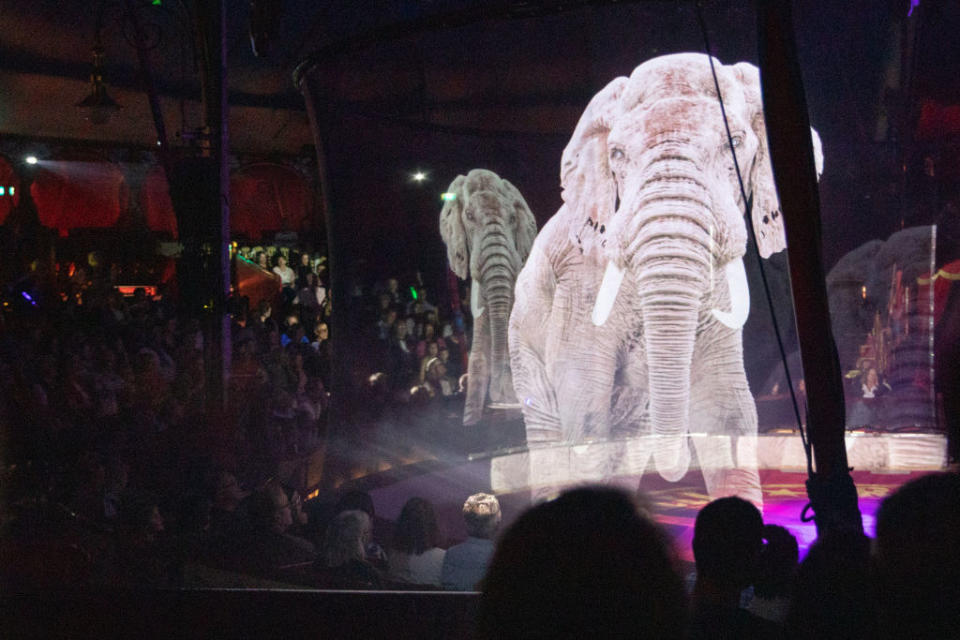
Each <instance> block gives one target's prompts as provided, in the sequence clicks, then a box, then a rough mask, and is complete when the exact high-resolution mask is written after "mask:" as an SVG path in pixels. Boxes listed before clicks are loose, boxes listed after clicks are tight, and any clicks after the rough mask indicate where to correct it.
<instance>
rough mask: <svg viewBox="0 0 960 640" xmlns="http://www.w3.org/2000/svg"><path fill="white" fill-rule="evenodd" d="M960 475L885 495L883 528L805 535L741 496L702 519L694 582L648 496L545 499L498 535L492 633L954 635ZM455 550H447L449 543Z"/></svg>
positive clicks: (704, 512)
mask: <svg viewBox="0 0 960 640" xmlns="http://www.w3.org/2000/svg"><path fill="white" fill-rule="evenodd" d="M958 531H960V474H957V473H939V474H931V475H927V476H923V477H920V478H918V479H915V480H912V481H910V482H908V483H907V484H905V485H904V486H902V487H901V488H899V489H898V490H897V491H895V492H894V493H893V494H892V495H891V496H889V497H888V498H886V499H885V500H884V501H883V503H882V505H881V507H880V509H879V511H878V513H877V531H876V538H875V539H873V540H871V539H870V538H868V537H867V536H866V535H864V534H863V532H862V531H860V530H859V529H852V530H842V529H841V530H832V531H828V532H826V533H824V534H823V535H822V536H821V537H820V538H819V539H818V540H817V541H816V542H815V543H814V544H813V546H812V547H811V548H810V549H809V552H808V554H807V556H806V558H805V559H804V560H803V561H802V562H800V563H798V555H799V554H798V545H797V541H796V539H795V538H794V537H793V536H792V535H791V534H790V533H789V532H788V531H787V530H785V529H783V528H782V527H778V526H775V525H769V524H766V525H765V524H764V522H763V519H762V516H761V514H760V512H759V511H758V510H757V508H756V507H755V506H753V505H752V504H751V503H749V502H746V501H744V500H741V499H740V498H736V497H728V498H720V499H717V500H714V501H713V502H711V503H709V504H707V505H706V506H705V507H704V508H703V509H701V511H700V512H699V514H698V515H697V518H696V523H695V525H694V538H693V553H694V558H695V576H694V579H693V581H692V586H691V588H689V589H685V588H684V581H683V579H682V571H681V569H680V568H679V564H678V562H677V559H676V555H675V553H674V550H673V547H672V543H671V541H670V540H669V538H668V537H667V536H666V535H665V533H664V531H663V530H662V529H661V528H660V527H659V525H657V524H656V522H655V521H654V520H653V519H652V517H651V515H650V513H649V511H648V509H647V507H646V505H645V504H644V502H643V496H636V497H631V496H628V495H626V494H625V493H622V492H620V491H618V490H614V489H609V488H581V489H575V490H572V491H569V492H567V493H564V494H562V495H561V496H560V497H559V498H557V499H555V500H553V501H551V502H546V503H543V504H540V505H538V506H535V507H533V508H531V509H529V510H528V511H526V512H525V513H524V514H523V515H521V516H520V517H519V518H518V519H517V520H516V521H515V522H514V523H513V524H512V525H511V526H510V527H509V528H508V529H507V530H506V531H505V532H504V533H503V535H502V536H501V537H500V539H499V540H498V542H497V546H496V551H495V553H494V555H493V558H492V560H491V562H490V565H489V568H488V569H487V571H486V575H485V577H484V579H483V581H482V583H481V585H482V589H483V593H482V596H481V600H480V608H479V615H478V629H479V635H480V637H481V638H487V639H493V638H584V637H601V638H626V637H634V638H678V639H679V638H686V639H689V640H698V639H700V638H720V639H727V638H730V639H734V638H737V639H739V638H743V639H766V638H785V639H791V640H807V639H808V638H818V639H824V638H828V639H844V640H854V639H860V638H863V639H867V638H883V639H891V640H893V639H900V638H950V637H956V636H957V632H958V629H960V611H958V608H957V606H956V602H957V598H958V597H960V545H958V544H957V540H958V538H957V532H958ZM448 554H449V552H448Z"/></svg>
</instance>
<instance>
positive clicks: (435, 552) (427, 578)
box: [387, 498, 446, 587]
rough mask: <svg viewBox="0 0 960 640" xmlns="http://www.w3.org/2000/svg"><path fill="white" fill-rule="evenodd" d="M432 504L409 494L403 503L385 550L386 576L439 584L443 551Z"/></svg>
mask: <svg viewBox="0 0 960 640" xmlns="http://www.w3.org/2000/svg"><path fill="white" fill-rule="evenodd" d="M439 543H440V529H439V527H438V526H437V517H436V515H435V514H434V511H433V505H432V504H430V502H428V501H427V500H424V499H423V498H410V499H409V500H407V503H406V504H405V505H403V510H402V511H401V512H400V518H399V519H398V520H397V526H396V529H395V530H394V533H393V544H392V545H391V547H390V550H389V551H388V552H387V562H388V564H389V567H390V568H389V576H390V577H391V578H393V579H394V580H397V581H400V582H407V583H411V584H421V585H431V586H435V587H440V586H441V584H440V571H441V570H442V568H443V556H444V555H445V553H446V552H445V551H444V550H443V549H441V548H439V547H438V546H437V545H438V544H439Z"/></svg>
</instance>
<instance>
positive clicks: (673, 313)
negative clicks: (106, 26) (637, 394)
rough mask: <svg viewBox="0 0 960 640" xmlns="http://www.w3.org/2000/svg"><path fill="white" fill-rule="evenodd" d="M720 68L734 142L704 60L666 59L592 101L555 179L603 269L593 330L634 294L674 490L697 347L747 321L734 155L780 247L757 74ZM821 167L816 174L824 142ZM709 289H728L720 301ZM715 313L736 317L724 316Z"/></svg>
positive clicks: (769, 241)
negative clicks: (623, 289) (713, 331)
mask: <svg viewBox="0 0 960 640" xmlns="http://www.w3.org/2000/svg"><path fill="white" fill-rule="evenodd" d="M715 66H716V71H717V76H718V80H719V85H720V91H721V95H722V97H723V101H724V105H725V109H726V115H727V121H728V123H729V128H730V134H731V138H730V140H728V137H727V133H726V130H725V128H724V120H723V116H722V115H721V110H720V103H719V101H718V100H717V93H716V89H715V86H714V80H713V77H712V75H711V71H710V66H709V61H708V58H707V56H705V55H702V54H677V55H669V56H662V57H659V58H655V59H653V60H650V61H648V62H646V63H644V64H642V65H640V66H639V67H637V68H636V69H635V70H634V72H633V73H632V74H631V76H630V77H629V78H622V77H621V78H617V79H616V80H614V81H613V82H611V83H610V84H609V85H607V87H606V88H604V89H603V90H602V91H601V92H600V93H598V94H597V95H596V96H595V97H594V98H593V100H592V101H591V102H590V104H589V105H588V106H587V109H586V111H585V112H584V114H583V116H582V117H581V119H580V122H579V123H578V125H577V127H576V130H575V132H574V134H573V137H572V139H571V141H570V143H569V144H568V146H567V147H566V149H565V150H564V153H563V161H562V168H561V182H562V186H563V190H564V191H563V199H564V206H565V207H566V209H567V211H568V214H569V215H573V216H576V217H575V218H574V222H575V224H573V225H571V230H572V231H571V232H572V233H573V234H574V235H575V237H574V238H572V239H571V240H572V241H573V242H575V243H576V245H579V248H580V251H581V252H582V253H584V255H585V259H592V260H596V261H601V262H602V263H605V264H606V271H605V274H604V277H603V281H602V284H601V285H600V289H599V291H598V294H597V299H596V304H595V307H594V309H593V315H592V320H593V323H594V324H596V325H601V324H603V323H604V322H605V321H606V319H607V316H608V315H609V314H610V312H611V309H612V307H613V304H614V299H615V298H616V296H617V291H618V289H619V288H620V285H621V283H622V282H624V281H626V282H629V283H630V284H631V285H632V286H635V287H636V296H635V300H636V303H635V304H636V305H637V306H636V309H635V314H636V323H637V327H636V328H637V329H638V330H640V329H642V331H640V332H641V333H642V336H643V337H642V340H643V346H644V349H645V352H646V361H647V369H648V371H647V374H648V385H649V398H650V400H649V402H650V404H649V411H650V421H651V425H652V427H653V430H654V433H655V434H657V435H659V436H661V437H662V438H661V440H662V443H663V444H662V445H661V446H658V447H657V449H656V450H655V451H654V460H655V464H656V466H657V470H658V471H659V472H660V473H661V474H662V475H664V477H668V478H676V477H678V476H681V475H683V473H684V472H685V471H686V466H687V463H688V461H689V451H688V448H687V446H686V441H685V435H686V433H687V430H688V427H689V426H690V425H689V424H688V423H689V419H690V418H689V407H690V405H689V396H690V384H691V363H692V358H693V352H694V346H695V343H696V339H697V336H698V335H699V333H700V332H701V331H703V329H704V327H706V326H709V325H713V326H717V323H719V324H721V325H724V326H723V327H717V328H718V330H720V331H736V332H739V331H741V327H742V325H743V323H744V322H745V320H746V317H747V314H748V312H749V292H748V291H747V283H746V274H745V271H744V268H743V260H742V258H743V255H744V253H745V250H746V243H747V229H746V224H745V223H744V212H745V203H744V201H743V197H742V195H741V190H740V187H739V184H738V180H737V175H736V172H735V169H734V162H733V154H734V153H735V154H736V158H737V162H738V165H739V168H740V172H741V174H742V176H743V180H744V189H745V191H746V196H747V198H748V200H750V201H752V203H753V208H752V211H753V215H752V221H753V230H754V233H755V235H756V239H757V243H758V246H759V250H760V254H761V255H762V256H763V257H769V256H770V255H771V254H772V253H774V252H777V251H780V250H782V249H784V248H785V246H786V239H785V235H784V229H783V219H782V216H781V215H780V212H779V203H778V199H777V193H776V189H775V186H774V182H773V175H772V170H771V166H770V162H769V159H768V155H767V154H768V152H767V142H766V130H765V126H764V121H763V109H762V103H761V96H760V82H759V73H758V71H757V69H756V68H755V67H754V66H752V65H750V64H747V63H740V64H736V65H732V66H722V65H720V63H719V62H715ZM815 139H816V136H815ZM731 147H732V149H731ZM815 155H816V156H817V159H818V172H819V169H820V166H821V165H822V155H821V154H820V152H819V141H817V149H815ZM581 221H582V222H581ZM576 245H575V246H576ZM721 274H722V275H721ZM625 275H629V279H626V278H625ZM715 283H717V286H718V287H727V288H728V289H727V290H726V291H724V292H723V294H722V295H720V294H719V293H718V291H719V290H717V291H715ZM728 300H729V302H727V301H728ZM720 301H723V305H724V306H725V305H727V304H729V306H730V308H729V309H727V308H718V306H719V305H720ZM738 344H739V342H738Z"/></svg>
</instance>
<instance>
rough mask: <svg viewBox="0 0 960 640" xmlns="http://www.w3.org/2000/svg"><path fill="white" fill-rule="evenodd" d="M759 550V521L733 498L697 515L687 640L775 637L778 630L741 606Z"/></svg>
mask: <svg viewBox="0 0 960 640" xmlns="http://www.w3.org/2000/svg"><path fill="white" fill-rule="evenodd" d="M762 548H763V518H762V517H761V516H760V512H759V511H758V510H757V508H756V507H755V506H753V505H752V504H750V503H749V502H747V501H746V500H743V499H741V498H737V497H729V498H719V499H718V500H714V501H713V502H711V503H710V504H708V505H707V506H705V507H704V508H703V509H701V510H700V513H698V514H697V520H696V523H695V524H694V528H693V557H694V560H695V562H696V565H697V580H696V583H695V584H694V587H693V596H692V602H691V605H692V610H691V611H692V618H691V626H690V633H689V638H692V639H699V638H779V637H781V636H782V633H781V630H780V627H779V626H778V625H776V624H774V623H772V622H770V621H768V620H764V619H763V618H760V617H758V616H755V615H753V614H752V613H750V612H748V611H747V610H746V609H741V608H740V592H741V591H743V590H744V589H746V588H747V587H749V586H750V585H752V584H753V583H754V580H755V579H756V576H757V572H758V570H759V564H760V552H761V549H762Z"/></svg>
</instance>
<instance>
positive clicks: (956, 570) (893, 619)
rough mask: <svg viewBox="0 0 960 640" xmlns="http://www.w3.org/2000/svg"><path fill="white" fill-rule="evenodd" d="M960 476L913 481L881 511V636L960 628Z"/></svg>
mask: <svg viewBox="0 0 960 640" xmlns="http://www.w3.org/2000/svg"><path fill="white" fill-rule="evenodd" d="M958 531H960V474H958V473H937V474H931V475H927V476H923V477H921V478H917V479H916V480H911V481H910V482H908V483H907V484H905V485H903V486H902V487H900V488H899V489H898V490H897V491H896V492H895V493H893V494H892V495H890V496H889V497H887V498H886V499H885V500H884V501H883V503H882V504H881V505H880V510H879V511H878V512H877V539H876V558H875V563H876V566H877V577H876V583H877V587H878V589H877V590H878V594H879V598H878V605H879V607H880V615H879V624H878V626H879V636H880V637H881V638H890V639H893V638H950V637H956V636H957V630H958V629H960V606H957V603H958V602H960V544H958V543H957V540H958V535H957V532H958Z"/></svg>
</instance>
